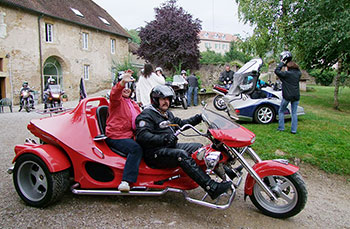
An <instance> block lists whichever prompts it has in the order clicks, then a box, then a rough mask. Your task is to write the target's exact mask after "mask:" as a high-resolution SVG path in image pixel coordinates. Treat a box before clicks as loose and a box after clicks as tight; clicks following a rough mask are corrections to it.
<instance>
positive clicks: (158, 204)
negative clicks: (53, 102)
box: [0, 92, 350, 228]
mask: <svg viewBox="0 0 350 229" xmlns="http://www.w3.org/2000/svg"><path fill="white" fill-rule="evenodd" d="M103 94H105V92H101V93H99V94H98V95H103ZM209 102H210V101H209ZM76 104H77V101H72V102H67V103H65V104H64V106H65V107H73V106H75V105H76ZM39 106H42V105H41V104H40V105H39ZM209 106H210V107H212V104H211V103H209ZM17 110H18V107H15V108H14V113H8V109H7V108H5V112H6V113H0V127H1V132H0V148H1V153H0V173H1V174H2V176H1V177H2V179H1V182H0V228H81V227H84V228H350V207H349V206H350V191H349V190H350V182H349V180H346V178H344V177H340V176H336V175H329V174H326V173H324V172H322V171H320V170H318V169H316V168H313V167H311V166H310V165H306V164H303V163H302V164H301V165H300V167H301V174H302V176H303V177H304V179H305V182H306V184H307V189H308V193H309V196H308V202H307V204H306V207H305V209H304V210H303V211H302V212H301V213H300V214H298V215H297V216H295V217H292V218H289V219H286V220H280V219H274V218H270V217H267V216H265V215H263V214H261V213H260V212H259V211H258V210H257V209H256V208H255V207H254V205H253V204H252V203H251V201H250V200H249V198H248V199H247V201H244V199H243V185H241V187H240V188H239V189H238V191H237V196H236V199H235V201H234V202H233V204H232V206H231V207H230V208H229V209H227V210H223V211H222V210H213V209H209V208H205V207H201V206H198V205H195V204H190V203H188V202H186V201H185V200H184V199H183V197H182V195H179V194H176V193H169V194H166V195H164V196H161V197H116V196H77V195H74V194H72V193H70V192H67V193H66V194H65V195H64V197H63V199H62V200H61V201H59V202H58V203H56V204H54V205H52V206H49V207H47V208H45V209H37V208H33V207H29V206H26V205H25V204H24V203H23V202H22V201H21V199H20V198H19V196H18V195H17V193H16V191H15V188H14V186H13V183H12V176H11V175H8V174H7V173H6V170H7V168H9V167H10V166H11V162H12V159H13V157H14V151H13V148H14V146H15V145H16V144H22V143H23V142H24V140H25V138H26V137H32V138H34V136H33V135H31V134H30V133H29V131H28V130H27V129H26V127H27V124H28V123H29V121H30V120H31V119H34V118H40V117H42V115H40V114H37V113H35V112H31V113H26V112H24V111H22V112H20V113H19V112H17ZM173 112H174V113H175V114H176V115H178V116H179V117H183V118H185V117H189V116H191V115H194V114H197V113H199V112H200V107H190V108H189V109H188V110H186V111H185V110H183V109H181V108H175V109H173ZM200 128H202V127H200ZM204 128H205V127H204V125H203V129H204ZM181 140H184V139H183V138H182V139H181ZM186 141H201V139H199V138H198V139H197V138H191V139H186Z"/></svg>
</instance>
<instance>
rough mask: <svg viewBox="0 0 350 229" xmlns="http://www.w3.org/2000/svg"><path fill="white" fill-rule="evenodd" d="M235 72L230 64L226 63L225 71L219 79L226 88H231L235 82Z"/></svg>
mask: <svg viewBox="0 0 350 229" xmlns="http://www.w3.org/2000/svg"><path fill="white" fill-rule="evenodd" d="M233 74H235V72H234V71H232V70H231V69H230V65H229V64H226V66H225V71H223V72H221V74H220V78H219V81H220V82H222V83H223V84H224V85H225V88H226V89H230V87H231V85H232V83H233Z"/></svg>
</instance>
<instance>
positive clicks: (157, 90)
mask: <svg viewBox="0 0 350 229" xmlns="http://www.w3.org/2000/svg"><path fill="white" fill-rule="evenodd" d="M150 96H151V103H152V105H153V106H154V107H156V108H159V98H169V101H170V105H171V101H172V100H173V97H174V96H175V92H174V90H173V89H172V88H171V87H168V86H166V85H157V86H155V87H154V88H153V89H152V91H151V94H150Z"/></svg>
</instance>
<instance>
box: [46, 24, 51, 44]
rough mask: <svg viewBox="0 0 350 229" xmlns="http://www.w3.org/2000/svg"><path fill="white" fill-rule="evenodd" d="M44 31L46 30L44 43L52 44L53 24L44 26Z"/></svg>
mask: <svg viewBox="0 0 350 229" xmlns="http://www.w3.org/2000/svg"><path fill="white" fill-rule="evenodd" d="M45 30H46V42H48V43H52V42H53V24H48V23H46V24H45Z"/></svg>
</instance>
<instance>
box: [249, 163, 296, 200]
mask: <svg viewBox="0 0 350 229" xmlns="http://www.w3.org/2000/svg"><path fill="white" fill-rule="evenodd" d="M253 169H254V171H255V172H256V173H257V174H258V175H259V177H260V178H263V177H266V176H270V175H279V176H289V175H292V174H294V173H296V172H297V171H298V170H299V167H297V166H295V165H292V164H289V163H288V164H284V163H282V162H279V161H274V160H267V161H262V162H260V163H257V164H255V165H254V166H253ZM255 182H256V181H255V179H254V178H253V177H252V176H251V175H250V174H248V175H247V179H246V181H245V187H244V193H245V194H246V195H249V196H250V195H252V193H253V187H254V184H255Z"/></svg>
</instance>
